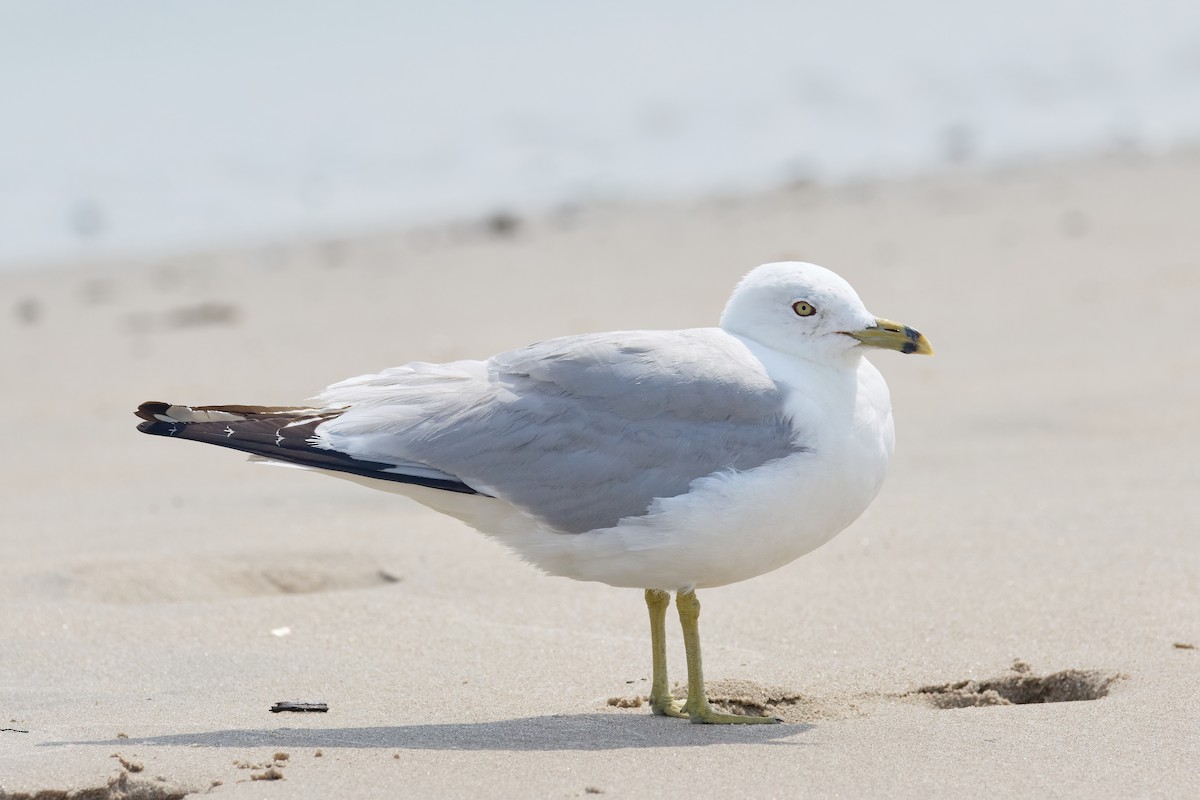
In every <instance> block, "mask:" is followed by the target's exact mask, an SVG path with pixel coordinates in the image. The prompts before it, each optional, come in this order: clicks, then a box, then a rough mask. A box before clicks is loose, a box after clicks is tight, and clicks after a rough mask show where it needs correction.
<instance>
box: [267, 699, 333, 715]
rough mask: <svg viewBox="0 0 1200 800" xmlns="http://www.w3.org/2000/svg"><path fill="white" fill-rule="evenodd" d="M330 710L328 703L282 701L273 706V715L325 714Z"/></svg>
mask: <svg viewBox="0 0 1200 800" xmlns="http://www.w3.org/2000/svg"><path fill="white" fill-rule="evenodd" d="M328 710H329V705H328V704H326V703H298V702H295V701H292V700H282V701H280V702H278V703H276V704H275V705H273V706H271V713H272V714H278V713H279V712H280V711H318V712H321V713H325V712H326V711H328Z"/></svg>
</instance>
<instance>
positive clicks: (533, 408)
mask: <svg viewBox="0 0 1200 800" xmlns="http://www.w3.org/2000/svg"><path fill="white" fill-rule="evenodd" d="M868 348H883V349H887V350H897V351H899V352H902V353H925V354H932V352H933V350H932V348H931V347H930V345H929V342H928V340H926V338H925V337H924V336H922V335H921V334H920V333H918V332H916V331H915V330H913V329H912V328H909V327H906V326H904V325H901V324H899V323H895V322H891V321H888V320H885V319H879V318H877V317H875V316H874V315H872V314H870V313H868V312H867V309H866V307H865V306H864V305H863V303H862V301H861V300H859V298H858V295H857V294H856V293H855V291H854V289H852V288H851V287H850V285H849V284H848V283H847V282H846V281H844V280H843V279H842V278H840V277H839V276H837V275H836V274H834V273H833V272H830V271H829V270H827V269H825V268H823V267H818V266H816V265H814V264H805V263H798V262H783V263H775V264H764V265H762V266H760V267H757V268H756V269H754V270H752V271H751V272H750V273H749V274H748V275H746V277H745V278H744V279H743V280H742V281H741V283H740V284H739V285H738V286H737V288H736V289H735V290H734V292H733V295H732V296H731V297H730V299H729V303H728V304H727V305H726V307H725V311H724V313H723V314H722V316H721V321H720V327H717V328H697V329H691V330H677V331H627V332H618V333H598V334H586V335H581V336H568V337H564V338H560V339H552V340H549V341H546V342H541V343H539V344H534V345H531V346H529V347H525V348H522V349H520V350H513V351H510V352H507V353H501V354H500V355H497V356H493V357H492V358H490V359H488V360H487V361H455V362H452V363H448V364H427V363H412V364H407V365H405V366H402V367H395V368H393V369H387V370H384V371H383V372H380V373H378V374H374V375H363V376H360V377H357V378H351V379H349V380H345V381H342V382H341V383H335V384H334V385H332V386H330V387H329V388H327V389H326V390H325V391H324V392H322V393H321V394H320V395H318V397H317V398H316V402H315V403H314V404H312V405H311V406H306V407H280V406H242V405H219V406H183V405H172V404H169V403H161V402H148V403H143V404H142V405H141V407H140V408H139V409H138V411H137V414H138V416H139V417H141V418H142V419H144V420H146V421H145V422H143V423H141V424H140V425H139V426H138V428H139V430H141V431H143V432H145V433H151V434H156V435H159V436H169V437H173V438H177V439H194V440H197V441H202V442H207V443H209V444H216V445H220V446H222V447H232V448H234V449H237V450H243V451H246V452H248V453H250V454H251V456H252V457H253V458H255V459H258V460H266V461H270V462H274V463H282V464H286V465H291V466H298V467H302V468H305V469H310V470H317V471H320V472H324V473H326V474H328V475H334V476H338V477H342V478H348V479H350V480H353V481H355V482H358V483H362V484H365V485H367V486H371V487H373V488H377V489H385V490H388V491H393V492H398V493H400V494H403V495H407V496H408V497H411V498H412V499H414V500H417V501H418V502H420V503H423V504H424V505H427V506H430V507H432V508H434V509H436V510H438V511H441V512H443V513H445V514H449V515H451V516H454V517H457V518H458V519H460V520H462V521H464V522H466V523H467V524H469V525H471V526H473V527H475V528H476V529H478V530H480V531H482V532H483V533H485V534H488V535H490V536H493V537H495V538H496V539H498V540H499V541H501V542H502V543H503V544H505V545H507V546H508V547H509V548H511V549H512V550H514V551H515V552H516V553H517V554H518V555H520V556H521V557H522V558H524V559H525V560H527V561H529V562H531V563H532V564H534V565H536V566H537V567H540V568H541V569H542V570H544V571H545V572H547V573H550V574H552V575H562V576H566V577H569V578H575V579H577V580H587V581H601V582H603V583H607V584H609V585H612V586H622V587H633V588H640V589H644V590H645V597H646V605H647V607H648V608H649V611H650V638H651V653H652V659H651V661H652V670H653V671H652V683H651V692H650V707H651V709H652V710H653V711H654V713H656V714H661V715H666V716H671V717H682V718H690V719H691V721H692V722H711V723H732V722H771V721H773V720H772V719H771V718H768V717H752V716H742V715H736V714H723V713H719V712H717V711H715V710H714V709H713V708H712V707H711V706H710V705H709V703H708V700H707V697H706V695H705V693H704V677H703V672H702V669H701V660H700V638H699V629H698V619H699V614H700V604H699V601H698V600H697V599H696V590H697V589H703V588H707V587H713V586H722V585H725V584H728V583H733V582H735V581H742V580H746V579H747V578H752V577H754V576H756V575H762V574H763V573H765V572H769V571H771V570H773V569H776V568H778V567H781V566H783V565H784V564H787V563H788V562H790V561H792V560H794V559H796V558H798V557H799V556H802V555H804V554H805V553H808V552H809V551H811V550H813V549H815V548H817V547H819V546H820V545H821V544H823V543H825V542H826V541H828V540H829V539H831V538H833V537H834V536H835V535H836V534H837V533H838V532H840V531H841V530H842V529H844V528H845V527H846V526H847V525H849V524H850V523H851V522H853V521H854V520H855V519H856V518H857V517H858V516H859V515H860V514H861V513H862V512H863V511H864V510H865V509H866V507H867V506H868V505H869V504H870V502H871V501H872V500H873V499H874V497H875V495H876V493H877V492H878V491H879V488H880V486H881V485H882V483H883V479H884V474H885V472H886V471H887V466H888V462H889V460H890V459H891V455H892V447H893V441H894V437H893V429H892V410H891V400H890V398H889V395H888V390H887V385H886V384H885V383H884V381H883V377H882V376H881V375H880V374H879V372H878V370H876V369H875V367H873V366H872V365H871V364H870V362H868V361H867V360H866V359H865V358H863V355H864V353H865V352H866V350H867V349H868ZM671 591H674V592H675V593H676V606H677V608H678V611H679V620H680V625H681V626H682V629H683V637H684V646H685V651H686V655H687V672H688V694H687V699H686V701H685V702H684V703H683V704H682V705H680V704H679V703H678V702H677V701H676V700H675V699H674V697H673V696H672V695H671V691H670V688H669V686H668V683H667V665H666V637H665V632H664V625H665V619H666V611H667V606H668V605H669V603H670V594H669V592H671Z"/></svg>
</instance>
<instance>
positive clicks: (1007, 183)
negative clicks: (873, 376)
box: [0, 152, 1200, 798]
mask: <svg viewBox="0 0 1200 800" xmlns="http://www.w3.org/2000/svg"><path fill="white" fill-rule="evenodd" d="M1197 208H1200V153H1197V152H1183V153H1178V154H1175V155H1169V156H1162V157H1158V158H1153V159H1149V158H1134V157H1125V158H1108V159H1100V160H1093V161H1087V162H1080V163H1068V164H1046V165H1040V166H1034V167H1027V168H1022V169H1013V170H1009V171H1004V172H992V173H987V174H979V173H975V172H971V171H962V172H955V173H949V174H944V175H940V176H935V177H928V178H923V179H920V180H914V181H909V182H901V183H880V184H861V185H856V186H851V187H842V188H819V187H813V186H797V187H793V188H790V189H787V190H780V191H777V192H773V193H769V194H765V195H761V196H756V197H748V198H724V199H708V200H703V201H696V202H691V203H683V202H679V203H676V204H663V205H634V204H627V205H612V206H589V207H583V208H574V209H563V210H561V211H559V212H556V213H554V214H550V215H547V216H546V217H545V218H539V219H528V220H520V221H519V222H515V223H514V224H512V225H505V226H494V225H493V226H489V225H486V224H467V223H463V224H455V225H446V226H440V227H429V228H423V229H419V230H406V231H398V232H380V233H377V234H372V235H362V236H358V237H348V238H345V239H342V240H337V241H314V242H297V243H293V244H276V245H272V246H265V247H257V248H251V247H244V248H241V249H235V250H230V251H228V252H217V251H214V252H211V253H199V254H194V255H191V256H187V257H175V258H166V259H158V260H155V259H143V260H141V261H139V262H138V263H113V264H64V265H60V266H59V267H57V268H54V269H41V270H37V271H27V272H16V273H9V274H4V275H0V298H3V307H2V308H0V342H2V346H0V374H2V375H3V376H4V379H3V380H4V384H3V385H4V391H3V397H4V401H3V406H4V418H5V421H6V423H7V424H6V426H5V431H4V440H5V446H4V447H3V449H2V450H0V475H2V477H3V486H4V490H3V503H2V505H0V530H2V536H0V587H2V588H0V603H2V606H0V612H2V613H0V727H4V728H7V729H9V730H4V731H0V787H2V791H0V796H5V797H14V798H16V797H29V796H33V797H63V796H67V797H71V796H74V797H89V798H92V797H140V798H165V797H177V796H182V795H183V794H185V793H187V792H209V791H211V793H212V794H213V795H214V796H218V797H281V798H282V797H289V798H291V797H301V798H326V797H388V798H391V797H480V796H484V797H493V796H495V797H501V796H503V797H539V798H541V797H581V796H585V795H586V796H590V795H604V796H609V797H651V796H652V797H656V798H674V797H696V796H704V797H717V796H719V797H730V798H733V797H756V798H762V797H797V796H812V797H830V796H842V797H861V796H888V797H961V796H980V795H987V796H993V797H1017V796H1038V797H1127V796H1162V797H1167V796H1170V797H1178V796H1188V795H1195V794H1196V793H1197V792H1198V791H1200V769H1198V768H1197V766H1196V765H1197V764H1200V722H1198V719H1197V717H1198V714H1197V709H1198V708H1200V651H1197V650H1196V649H1194V647H1189V645H1192V646H1194V645H1196V644H1200V536H1198V535H1197V531H1198V530H1200V492H1197V486H1198V485H1200V461H1198V460H1197V459H1196V457H1195V454H1196V452H1197V449H1198V448H1200V425H1197V424H1196V418H1195V414H1196V413H1197V409H1200V370H1197V369H1196V366H1197V363H1198V362H1197V355H1196V347H1195V342H1196V330H1195V329H1196V322H1195V313H1196V301H1197V298H1198V297H1200V226H1198V225H1197V224H1196V220H1197ZM782 257H798V258H805V259H809V260H814V261H817V262H819V263H823V264H826V265H828V266H831V267H833V268H835V269H837V270H838V271H839V272H841V273H842V274H844V275H845V276H846V277H847V278H848V279H849V280H851V282H852V283H853V284H854V285H855V286H856V287H857V288H858V290H859V292H860V294H861V295H862V296H863V298H864V299H865V300H866V302H867V305H868V307H869V308H871V309H872V310H873V311H874V312H875V313H877V314H880V315H882V316H887V317H891V318H895V319H899V320H902V321H904V322H906V323H908V324H910V325H913V326H915V327H917V328H919V329H920V330H922V331H923V332H925V333H926V334H927V335H928V336H929V337H930V339H931V340H932V342H933V344H934V346H935V347H936V348H937V356H936V357H935V358H933V359H919V358H906V357H903V356H900V355H898V354H890V353H882V354H879V355H878V356H876V357H875V362H876V363H877V364H878V365H879V366H880V368H881V369H882V370H883V372H884V373H885V375H886V376H887V378H888V380H889V383H890V385H891V388H892V394H893V399H894V404H895V411H896V418H897V426H898V438H899V446H898V451H897V456H896V459H895V462H894V464H893V467H892V472H891V475H890V477H889V479H888V483H887V484H886V486H885V487H884V490H883V492H882V494H881V495H880V497H879V499H878V500H877V501H876V502H875V504H874V505H873V506H872V508H871V509H870V510H869V511H868V512H867V514H866V515H865V516H864V517H863V518H862V519H860V520H859V521H858V522H857V523H856V524H855V525H854V526H853V527H852V528H851V529H850V530H848V531H846V532H845V533H843V534H842V535H841V536H840V537H838V538H837V539H835V540H834V541H833V542H831V543H830V544H828V545H826V546H825V547H823V548H822V549H820V550H819V551H817V552H816V553H813V554H811V555H809V556H807V557H805V558H803V559H801V560H799V561H798V562H796V563H794V564H792V565H790V566H788V567H786V568H784V569H781V570H778V571H777V572H775V573H772V574H770V575H767V576H764V577H761V578H758V579H755V580H753V581H749V582H746V583H743V584H739V585H735V586H731V587H726V588H723V589H718V590H713V591H708V592H704V593H702V595H701V599H702V601H703V603H704V612H703V618H702V626H703V634H704V642H705V657H706V664H705V667H706V673H707V674H708V676H709V678H710V680H711V681H712V682H713V686H714V687H715V688H716V689H719V690H720V691H714V694H721V695H722V697H723V698H724V699H725V700H726V701H728V702H729V703H741V704H742V705H741V707H742V708H745V709H754V708H758V709H760V711H761V713H777V714H778V715H779V716H783V717H785V718H786V719H788V720H790V721H789V722H788V723H787V724H783V725H778V726H755V727H753V728H749V729H746V728H729V727H705V726H693V725H688V724H685V723H682V722H679V721H676V720H670V719H662V718H655V717H652V716H651V715H650V714H649V713H648V711H647V709H646V707H645V706H644V705H640V706H639V705H638V704H637V703H635V702H632V701H631V702H627V703H626V704H625V705H626V706H628V707H625V708H622V707H621V704H620V703H617V704H614V705H610V703H609V700H610V698H615V699H618V700H620V699H621V698H626V699H630V700H632V699H634V698H637V697H639V696H643V695H644V694H645V692H646V691H647V690H648V681H647V678H648V670H649V643H648V636H647V630H646V628H647V626H646V620H645V609H644V606H643V604H642V598H641V596H640V593H639V592H635V591H630V590H618V589H612V588H609V587H605V586H602V585H598V584H581V583H575V582H571V581H567V580H563V579H551V578H546V577H544V576H541V575H539V574H538V573H537V572H535V571H534V570H533V569H531V568H530V567H528V566H526V565H524V564H522V563H520V562H519V561H518V560H516V559H515V558H513V557H512V556H511V555H509V554H508V553H507V552H505V551H504V550H503V549H502V548H501V547H500V546H498V545H497V544H495V543H494V542H491V541H489V540H487V539H485V538H484V537H482V536H480V535H478V534H476V533H474V532H472V531H470V530H469V529H466V528H465V527H463V526H462V525H460V524H458V523H456V522H454V521H453V520H450V519H447V518H443V517H440V516H438V515H436V514H434V513H433V512H431V511H427V510H425V509H422V508H420V507H418V506H415V505H414V504H411V503H409V502H408V501H406V500H403V499H401V498H398V497H394V496H390V495H386V494H382V493H373V492H371V491H368V490H366V489H362V488H360V487H357V486H354V485H352V484H349V483H345V482H341V481H334V480H328V479H325V478H320V477H315V476H309V475H304V474H300V473H296V472H294V471H291V470H281V469H272V468H268V467H264V466H260V465H253V464H248V463H246V462H245V461H244V460H243V459H242V458H240V457H239V456H238V455H237V454H235V453H232V452H229V451H224V450H220V449H217V448H205V447H201V446H199V445H193V444H189V443H174V442H167V441H164V440H162V439H157V438H153V437H147V436H140V435H139V434H137V433H136V432H135V430H134V424H135V422H136V420H135V419H134V417H133V416H132V415H131V413H130V412H131V410H132V409H133V408H134V406H135V405H136V404H137V403H138V402H139V401H142V400H148V399H160V400H167V401H172V402H194V403H205V402H251V403H252V402H266V403H276V402H281V403H287V402H293V401H298V400H301V399H303V398H305V397H307V396H309V395H311V394H312V393H313V392H314V391H316V390H317V389H319V388H320V387H322V386H324V385H325V384H327V383H329V382H332V381H334V380H337V379H340V378H342V377H346V376H349V375H354V374H358V373H360V372H365V371H369V370H374V369H378V368H381V367H384V366H387V365H393V364H398V363H402V362H404V361H408V360H412V359H424V360H445V359H452V358H460V357H478V356H486V355H488V354H491V353H493V352H495V351H497V350H500V349H502V348H508V347H514V346H519V345H522V344H525V343H528V342H531V341H534V340H537V339H540V338H544V337H548V336H553V335H559V334H565V333H571V332H582V331H589V330H607V329H619V328H636V327H682V326H690V325H706V324H711V323H712V322H714V321H715V319H716V316H717V314H718V313H719V311H720V308H721V305H722V303H723V302H724V299H725V297H726V296H727V294H728V292H729V290H730V288H731V286H732V285H733V283H734V281H735V280H736V279H737V278H738V277H739V276H740V274H741V273H742V272H744V271H745V270H746V269H748V268H749V267H750V266H752V265H754V264H756V263H759V262H762V261H768V260H774V259H778V258H782ZM669 634H670V638H669V647H670V651H669V655H670V658H671V667H672V672H673V675H672V677H673V679H676V680H680V681H682V680H683V679H684V677H685V676H684V674H683V659H682V646H681V644H680V641H679V636H678V633H677V631H676V630H675V629H674V626H672V628H671V630H670V631H669ZM1051 695H1053V697H1051ZM1030 698H1033V699H1037V698H1040V699H1058V700H1064V701H1068V702H1022V700H1023V699H1030ZM285 700H288V701H301V702H322V703H327V704H328V707H329V710H328V712H326V713H286V712H285V713H279V714H272V713H271V712H270V708H271V706H272V705H273V704H274V703H276V702H279V701H285ZM281 755H286V756H287V757H286V758H281V757H280V756H281ZM133 765H137V766H139V767H141V769H139V770H136V771H135V770H134V769H133ZM86 790H95V791H94V792H92V793H85V792H86ZM64 792H65V793H66V794H65V795H64V794H63V793H64ZM72 792H74V793H75V794H74V795H72V794H71V793H72Z"/></svg>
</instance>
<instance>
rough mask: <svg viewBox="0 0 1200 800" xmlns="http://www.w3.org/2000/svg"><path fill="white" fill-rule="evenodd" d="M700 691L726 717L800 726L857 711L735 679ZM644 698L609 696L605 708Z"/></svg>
mask: <svg viewBox="0 0 1200 800" xmlns="http://www.w3.org/2000/svg"><path fill="white" fill-rule="evenodd" d="M704 688H705V691H706V692H707V694H708V702H709V704H710V705H712V707H713V708H715V709H716V710H718V711H723V712H725V713H727V714H747V715H749V716H755V717H778V718H779V719H781V720H783V721H784V722H791V723H802V722H812V721H814V720H829V719H841V718H843V717H847V716H854V715H855V714H858V713H860V712H861V709H860V707H859V705H858V703H856V702H854V701H851V700H847V699H846V698H836V697H834V698H824V699H818V698H813V697H806V696H804V695H802V694H800V693H798V692H793V691H791V690H790V689H784V688H781V687H778V686H761V685H759V684H757V683H754V682H752V681H746V680H739V679H736V678H729V679H725V680H716V681H707V682H706V684H705V687H704ZM672 694H674V695H675V697H676V699H679V700H684V699H686V698H687V685H686V684H676V686H675V688H674V689H673V690H672ZM647 699H648V698H647V697H646V695H637V696H634V697H628V698H627V697H611V698H609V699H608V705H609V706H611V707H615V708H640V707H642V706H643V705H644V704H645V702H646V700H647Z"/></svg>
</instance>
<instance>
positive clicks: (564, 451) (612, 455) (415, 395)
mask: <svg viewBox="0 0 1200 800" xmlns="http://www.w3.org/2000/svg"><path fill="white" fill-rule="evenodd" d="M319 400H320V401H321V402H322V403H324V404H326V405H329V406H338V407H342V408H344V409H345V410H344V411H343V412H342V413H341V414H340V415H339V416H337V417H336V418H334V419H331V420H329V421H328V422H325V423H323V424H322V425H320V426H319V427H318V428H317V431H316V438H315V442H316V443H317V444H318V446H320V447H326V448H329V449H334V450H337V451H339V452H343V453H347V454H349V455H351V456H353V457H355V458H361V459H372V460H376V461H381V462H388V463H393V464H397V465H398V466H397V467H396V471H402V470H403V469H404V468H405V465H409V466H411V467H413V468H432V469H434V470H437V471H439V472H440V473H444V474H446V475H448V476H453V477H455V478H457V479H458V480H461V481H462V482H463V483H465V484H467V485H468V486H470V487H471V488H473V489H475V490H477V491H479V492H482V493H485V494H489V495H493V496H496V497H500V498H503V499H504V500H507V501H508V502H510V503H512V504H514V505H516V506H517V507H519V508H521V509H523V510H525V511H527V512H528V513H530V514H533V515H534V516H536V517H538V518H539V519H541V520H543V521H544V522H546V523H547V524H549V525H551V526H553V527H554V528H556V529H558V530H561V531H564V532H572V533H574V532H582V531H588V530H593V529H596V528H604V527H609V526H611V525H614V524H616V523H617V521H618V520H620V519H622V518H623V517H629V516H639V515H641V514H643V513H645V512H646V510H647V508H648V506H649V505H650V503H651V501H653V500H654V499H655V498H660V497H661V498H665V497H673V496H676V495H679V494H682V493H684V492H686V491H687V489H688V486H689V485H690V484H691V483H692V481H694V480H696V479H697V478H701V477H704V476H706V475H710V474H712V473H714V472H718V471H721V470H747V469H752V468H754V467H758V466H761V465H763V464H765V463H767V462H768V461H772V460H774V459H778V458H781V457H783V456H786V455H788V454H790V453H793V452H796V451H798V450H802V449H804V448H803V447H801V446H800V445H799V444H798V443H796V442H794V441H793V438H794V437H793V433H792V429H791V426H790V425H789V422H788V420H787V419H786V418H785V416H784V413H783V392H782V390H781V389H780V388H779V387H778V386H777V385H776V384H775V383H774V382H773V381H772V380H771V379H770V378H769V377H768V376H767V374H766V372H765V370H764V369H763V367H762V365H761V364H760V363H759V362H758V361H757V359H755V358H754V357H753V355H751V353H750V352H749V350H748V349H747V348H746V347H745V345H743V344H742V343H741V342H740V341H739V340H737V339H735V338H733V337H731V336H729V335H728V334H726V333H725V332H724V331H721V330H719V329H707V328H706V329H697V330H687V331H636V332H628V333H606V334H594V335H586V336H575V337H567V338H562V339H554V340H550V341H547V342H543V343H540V344H535V345H532V346H530V347H526V348H523V349H520V350H514V351H511V352H508V353H502V354H500V355H498V356H496V357H494V358H492V359H491V360H489V361H487V362H483V363H480V362H456V363H453V364H444V365H435V364H411V365H408V366H406V367H399V368H396V369H392V370H387V371H386V372H383V373H380V374H378V375H368V376H363V377H361V378H355V379H352V380H350V381H346V382H343V383H341V384H336V385H334V386H332V387H330V388H329V389H327V390H326V391H325V393H324V394H322V395H321V396H320V398H319Z"/></svg>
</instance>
